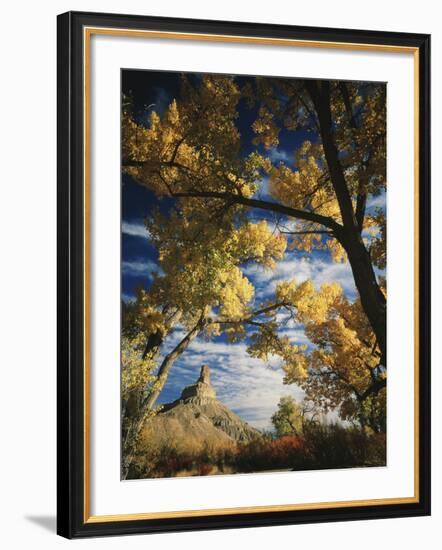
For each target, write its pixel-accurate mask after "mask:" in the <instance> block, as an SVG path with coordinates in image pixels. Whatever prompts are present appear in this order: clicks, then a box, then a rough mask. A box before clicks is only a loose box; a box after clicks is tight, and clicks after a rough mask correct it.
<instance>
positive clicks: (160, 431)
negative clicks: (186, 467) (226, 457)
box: [141, 365, 260, 452]
mask: <svg viewBox="0 0 442 550" xmlns="http://www.w3.org/2000/svg"><path fill="white" fill-rule="evenodd" d="M258 437H260V432H259V431H258V430H256V429H255V428H253V427H252V426H250V425H249V424H248V423H247V422H244V421H243V420H242V419H241V418H240V417H239V416H238V415H236V414H235V413H234V412H232V411H231V410H230V409H229V408H228V407H226V406H225V405H224V404H223V403H221V402H220V401H218V399H217V398H216V392H215V389H214V388H213V386H212V384H211V382H210V370H209V367H208V366H207V365H203V366H202V368H201V373H200V376H199V378H198V380H197V381H196V382H195V384H191V385H190V386H187V387H185V388H184V389H183V391H182V393H181V396H180V398H179V399H177V400H176V401H174V402H173V403H168V404H166V405H163V408H162V410H161V412H160V413H159V414H158V415H157V416H155V417H154V418H153V419H151V420H149V421H147V422H146V425H145V427H144V429H143V432H142V436H141V438H142V445H146V446H148V447H149V448H152V447H159V448H161V447H163V446H173V447H174V448H176V449H177V450H178V451H183V452H185V451H192V452H195V451H197V450H201V449H211V450H219V449H221V448H233V447H235V445H236V443H237V442H241V443H244V442H247V441H251V440H252V439H256V438H258Z"/></svg>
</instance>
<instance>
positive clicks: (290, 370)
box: [248, 281, 387, 432]
mask: <svg viewBox="0 0 442 550" xmlns="http://www.w3.org/2000/svg"><path fill="white" fill-rule="evenodd" d="M275 301H276V302H280V303H284V304H285V305H284V311H289V312H290V317H291V321H292V322H293V323H294V324H295V325H296V324H299V325H300V326H303V327H304V330H305V334H306V335H307V337H308V339H309V341H310V342H311V344H313V345H311V346H307V345H304V346H299V345H295V344H293V343H292V342H291V340H290V338H289V337H288V336H286V335H281V334H280V330H279V328H280V326H279V325H280V323H281V321H279V323H278V320H277V318H276V317H274V318H273V319H270V320H269V321H268V322H266V323H263V324H261V326H259V328H258V330H257V331H256V332H255V333H254V334H252V335H251V336H250V338H251V344H250V345H249V348H248V351H249V353H250V355H252V356H253V357H257V358H260V359H263V360H268V358H269V356H271V355H276V356H279V357H281V359H282V360H283V364H282V368H283V370H284V372H285V377H284V382H285V383H286V384H293V383H296V384H298V385H299V386H300V387H301V388H302V389H303V390H304V391H305V394H306V396H305V398H306V400H307V401H308V402H310V403H312V404H313V405H314V406H315V407H316V408H317V409H318V410H321V411H323V412H325V413H326V412H328V411H330V410H339V413H340V416H341V418H343V419H348V420H354V419H355V420H358V421H359V423H360V424H361V426H362V427H364V426H369V427H370V428H372V429H373V430H374V431H376V432H379V431H385V428H386V426H385V418H386V410H385V407H386V403H385V398H386V383H387V371H386V369H385V367H384V366H383V365H382V363H381V351H380V348H379V345H378V342H377V339H376V336H375V334H374V333H373V330H372V328H371V325H370V323H369V322H368V319H367V317H366V315H365V314H364V311H363V309H362V307H361V302H360V300H359V299H357V300H355V301H354V302H351V301H350V300H348V298H346V297H345V295H344V294H343V292H342V288H341V287H340V285H338V284H336V283H334V284H324V285H322V287H321V288H320V289H319V290H316V289H315V288H314V286H313V284H312V282H311V281H305V282H303V283H301V284H296V282H294V281H283V282H281V283H279V284H278V286H277V289H276V295H275ZM279 311H280V310H279Z"/></svg>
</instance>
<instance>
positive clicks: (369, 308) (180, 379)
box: [112, 68, 388, 480]
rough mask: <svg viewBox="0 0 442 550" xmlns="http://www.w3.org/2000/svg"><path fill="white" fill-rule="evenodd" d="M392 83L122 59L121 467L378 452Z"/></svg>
mask: <svg viewBox="0 0 442 550" xmlns="http://www.w3.org/2000/svg"><path fill="white" fill-rule="evenodd" d="M387 93H388V84H387V83H386V82H383V81H354V80H315V79H306V78H294V77H293V78H292V77H291V78H288V77H287V78H285V77H271V76H253V75H235V74H212V73H190V72H178V71H176V72H172V71H166V70H164V71H154V70H139V69H131V68H122V69H121V235H120V237H121V274H120V280H121V341H120V342H121V343H120V350H121V356H120V359H121V381H120V382H121V416H120V418H121V426H120V430H121V462H120V463H121V472H120V475H121V480H141V479H150V478H174V477H189V476H215V475H233V474H256V473H264V472H292V471H305V470H330V469H344V468H345V469H347V468H369V467H385V466H387V444H388V438H387V406H386V404H387V337H386V332H387V331H386V318H387V280H388V279H387V254H386V239H387V235H386V225H387V123H386V121H387ZM117 244H118V243H115V244H114V245H112V246H117Z"/></svg>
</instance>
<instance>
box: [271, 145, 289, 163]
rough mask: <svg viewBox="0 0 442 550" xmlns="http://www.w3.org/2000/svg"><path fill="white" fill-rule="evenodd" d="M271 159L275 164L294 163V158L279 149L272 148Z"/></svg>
mask: <svg viewBox="0 0 442 550" xmlns="http://www.w3.org/2000/svg"><path fill="white" fill-rule="evenodd" d="M269 157H270V159H271V160H272V161H273V162H280V161H284V162H286V163H290V162H291V161H292V157H291V155H289V153H287V152H286V151H283V150H282V149H278V148H277V147H272V149H270V151H269Z"/></svg>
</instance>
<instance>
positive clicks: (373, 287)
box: [306, 81, 387, 366]
mask: <svg viewBox="0 0 442 550" xmlns="http://www.w3.org/2000/svg"><path fill="white" fill-rule="evenodd" d="M306 86H307V90H308V92H309V94H310V97H311V100H312V102H313V104H314V106H315V109H316V113H317V115H318V121H319V128H320V133H321V139H322V145H323V148H324V155H325V158H326V161H327V166H328V171H329V174H330V178H331V181H332V185H333V188H334V190H335V193H336V198H337V201H338V203H339V209H340V212H341V217H342V222H343V226H344V228H343V230H342V231H341V232H340V235H337V237H338V238H339V241H340V242H341V244H342V246H343V247H344V249H345V251H346V252H347V255H348V260H349V262H350V266H351V269H352V272H353V277H354V281H355V285H356V288H357V289H358V292H359V296H360V298H361V303H362V307H363V308H364V311H365V313H366V315H367V317H368V320H369V322H370V324H371V327H372V329H373V332H374V333H375V336H376V339H377V342H378V345H379V348H380V351H381V362H382V364H383V365H384V366H385V365H386V359H387V341H386V340H387V337H386V300H385V296H384V294H383V293H382V290H381V289H380V287H379V285H378V282H377V280H376V275H375V273H374V270H373V265H372V263H371V259H370V255H369V253H368V251H367V249H366V247H365V245H364V242H363V240H362V236H361V230H362V223H361V220H358V219H357V217H356V213H355V212H354V210H353V205H352V201H351V197H350V193H349V191H348V186H347V182H346V180H345V174H344V171H343V168H342V165H341V162H340V160H339V154H338V149H337V147H336V145H335V142H334V137H333V121H332V113H331V107H330V83H329V82H326V81H323V82H316V81H311V82H309V83H308V84H306Z"/></svg>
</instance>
